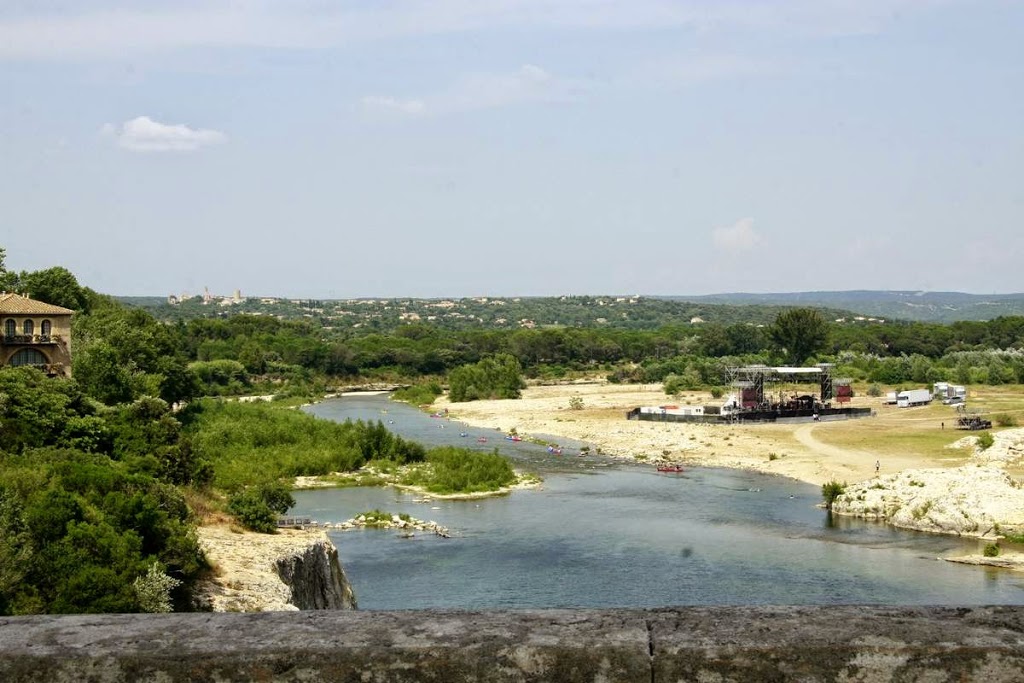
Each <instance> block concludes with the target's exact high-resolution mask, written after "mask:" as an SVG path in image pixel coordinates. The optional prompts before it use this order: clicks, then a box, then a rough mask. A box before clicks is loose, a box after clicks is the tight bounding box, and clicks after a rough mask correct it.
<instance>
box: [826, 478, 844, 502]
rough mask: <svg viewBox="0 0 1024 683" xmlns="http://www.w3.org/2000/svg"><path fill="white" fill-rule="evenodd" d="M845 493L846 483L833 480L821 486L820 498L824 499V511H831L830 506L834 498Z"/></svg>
mask: <svg viewBox="0 0 1024 683" xmlns="http://www.w3.org/2000/svg"><path fill="white" fill-rule="evenodd" d="M845 492H846V482H845V481H844V482H843V483H841V484H840V483H839V482H838V481H836V480H835V479H833V480H832V481H827V482H825V483H824V484H822V485H821V497H822V498H824V499H825V509H826V510H832V504H833V503H835V501H836V498H838V497H839V496H841V495H843V493H845Z"/></svg>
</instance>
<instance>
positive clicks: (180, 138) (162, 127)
mask: <svg viewBox="0 0 1024 683" xmlns="http://www.w3.org/2000/svg"><path fill="white" fill-rule="evenodd" d="M100 133H101V134H103V135H106V136H110V137H113V138H114V139H115V140H116V142H117V146H118V147H121V148H123V149H127V150H131V151H132V152H193V151H195V150H197V149H200V148H201V147H209V146H210V145H219V144H221V143H223V142H226V141H227V139H228V138H227V136H226V135H225V134H224V133H222V132H220V131H219V130H209V129H205V128H199V129H196V128H189V127H188V126H186V125H184V124H181V123H179V124H175V125H169V124H166V123H160V122H159V121H154V120H153V119H151V118H149V117H148V116H139V117H136V118H134V119H132V120H130V121H125V122H124V123H123V124H121V126H120V127H118V126H115V125H113V124H110V123H107V124H104V126H103V127H102V128H101V129H100Z"/></svg>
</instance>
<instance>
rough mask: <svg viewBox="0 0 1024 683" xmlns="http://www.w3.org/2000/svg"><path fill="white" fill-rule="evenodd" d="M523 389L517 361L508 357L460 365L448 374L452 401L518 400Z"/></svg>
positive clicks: (520, 370) (497, 356) (499, 355)
mask: <svg viewBox="0 0 1024 683" xmlns="http://www.w3.org/2000/svg"><path fill="white" fill-rule="evenodd" d="M525 386H526V385H525V384H524V383H523V374H522V368H521V367H520V365H519V361H518V360H516V358H515V357H513V356H511V355H509V354H498V355H496V356H494V357H493V358H484V359H483V360H482V361H480V362H479V363H475V364H474V365H463V366H461V367H458V368H455V369H454V370H452V371H451V373H449V375H448V395H449V397H450V398H451V400H452V401H476V400H478V399H483V398H519V396H520V392H521V391H522V389H523V388H524V387H525Z"/></svg>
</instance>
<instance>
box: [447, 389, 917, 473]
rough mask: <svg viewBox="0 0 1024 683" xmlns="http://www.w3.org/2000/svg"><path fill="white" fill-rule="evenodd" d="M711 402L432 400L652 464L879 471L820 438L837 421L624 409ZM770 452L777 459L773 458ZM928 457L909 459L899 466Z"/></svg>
mask: <svg viewBox="0 0 1024 683" xmlns="http://www.w3.org/2000/svg"><path fill="white" fill-rule="evenodd" d="M573 396H579V397H580V398H581V399H582V400H583V409H582V410H573V409H571V408H570V407H569V400H570V399H571V398H572V397H573ZM713 401H714V399H712V398H711V397H710V395H708V394H707V393H701V392H691V393H688V394H685V395H684V396H682V397H681V398H680V399H670V398H668V397H667V396H666V395H665V392H664V391H663V390H662V387H661V385H660V384H647V385H617V384H605V383H600V384H575V385H558V386H535V387H529V388H527V389H526V390H525V391H524V392H523V397H522V398H521V399H517V400H501V401H472V402H469V403H451V402H449V401H448V400H447V398H446V397H442V398H440V399H439V400H438V401H437V402H436V403H434V406H435V408H441V409H443V408H448V410H449V414H450V415H451V417H452V419H455V420H458V421H461V422H465V423H466V424H469V425H472V426H474V427H485V428H494V429H497V430H500V431H502V432H507V431H509V430H511V429H513V428H514V429H516V431H517V432H518V433H519V434H521V435H524V436H530V437H536V436H541V435H547V436H551V437H562V438H567V439H574V440H576V441H582V442H584V443H586V444H589V445H590V446H591V447H592V448H593V447H597V448H600V449H601V451H602V452H603V453H604V454H606V455H611V456H616V457H623V458H630V459H639V460H641V461H645V462H651V463H655V462H682V463H687V464H692V465H704V466H709V467H734V468H741V469H750V470H757V471H759V472H766V473H769V474H779V475H783V476H787V477H791V478H793V479H799V480H801V481H805V482H809V483H812V484H822V483H824V482H826V481H829V480H831V479H840V480H848V481H857V480H859V479H866V478H868V477H870V476H872V475H874V473H875V471H874V465H875V460H876V459H877V458H876V456H875V455H874V454H872V453H866V452H859V451H855V450H845V449H843V450H841V451H840V450H839V449H835V448H833V447H831V446H826V445H825V444H822V443H821V442H819V441H818V440H817V439H816V438H815V436H814V435H815V432H816V431H817V430H822V429H828V428H829V427H830V426H831V425H832V424H834V423H829V422H808V423H804V424H799V425H794V424H787V425H778V424H746V425H703V424H688V423H678V422H667V423H661V422H640V421H636V420H629V421H627V420H626V413H627V412H628V411H629V410H630V409H632V408H635V407H637V406H656V405H663V404H667V403H673V404H683V405H685V404H686V403H688V402H689V403H691V404H692V405H706V404H708V403H711V402H713ZM877 403H878V399H855V402H854V403H853V405H854V406H860V407H863V406H869V405H870V406H872V407H875V406H876V405H877ZM554 440H555V441H557V438H556V439H554ZM772 453H774V454H775V455H776V459H774V460H771V459H770V454H772ZM929 464H931V463H930V462H928V461H925V460H920V461H918V462H915V461H912V460H904V461H902V462H901V463H900V467H901V469H902V468H907V467H915V466H920V467H925V466H928V465H929ZM883 471H884V470H883Z"/></svg>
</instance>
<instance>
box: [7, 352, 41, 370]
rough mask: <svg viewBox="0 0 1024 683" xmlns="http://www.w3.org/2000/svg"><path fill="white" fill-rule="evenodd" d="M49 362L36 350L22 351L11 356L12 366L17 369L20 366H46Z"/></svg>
mask: <svg viewBox="0 0 1024 683" xmlns="http://www.w3.org/2000/svg"><path fill="white" fill-rule="evenodd" d="M49 362H50V361H48V360H46V356H44V355H43V354H42V353H41V352H40V351H37V350H36V349H22V350H21V351H18V352H17V353H16V354H14V355H13V356H11V360H10V364H11V365H13V366H15V367H17V366H19V365H46V364H47V363H49Z"/></svg>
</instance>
